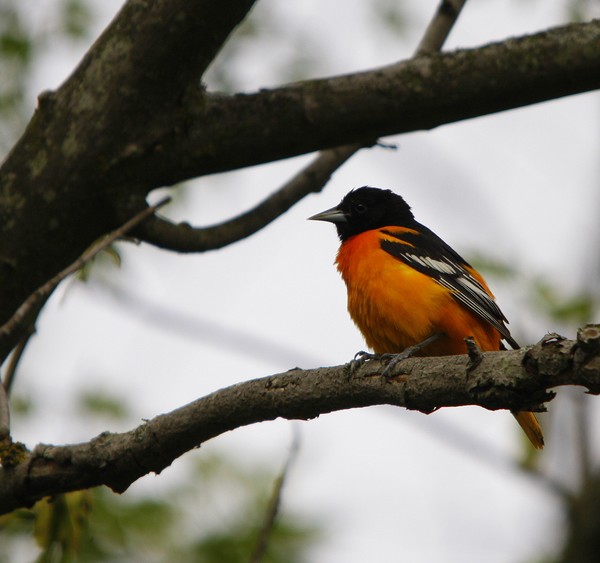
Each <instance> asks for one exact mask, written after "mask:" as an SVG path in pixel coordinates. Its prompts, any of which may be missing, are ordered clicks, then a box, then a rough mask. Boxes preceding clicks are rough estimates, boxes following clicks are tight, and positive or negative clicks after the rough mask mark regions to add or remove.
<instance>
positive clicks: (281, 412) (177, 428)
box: [0, 325, 600, 513]
mask: <svg viewBox="0 0 600 563" xmlns="http://www.w3.org/2000/svg"><path fill="white" fill-rule="evenodd" d="M382 369H383V366H382V364H381V363H380V362H376V361H372V362H367V363H366V364H365V365H364V366H362V367H361V368H360V369H359V370H357V371H356V372H355V373H351V371H350V364H346V365H343V366H337V367H329V368H319V369H314V370H300V369H294V370H291V371H288V372H286V373H282V374H278V375H273V376H270V377H265V378H262V379H255V380H252V381H247V382H244V383H239V384H237V385H234V386H232V387H227V388H225V389H221V390H220V391H216V392H214V393H212V394H210V395H208V396H206V397H203V398H201V399H198V400H196V401H194V402H193V403H190V404H188V405H186V406H184V407H181V408H179V409H177V410H175V411H172V412H170V413H168V414H164V415H160V416H157V417H156V418H153V419H152V420H149V421H148V422H147V423H145V424H143V425H141V426H139V427H138V428H136V429H134V430H132V431H130V432H125V433H122V434H111V433H108V432H105V433H103V434H101V435H100V436H98V437H96V438H94V439H93V440H91V441H90V442H88V443H83V444H75V445H68V446H49V445H43V444H41V445H38V446H37V447H36V448H35V449H34V450H33V452H31V453H30V454H28V455H27V459H26V460H25V461H23V462H21V463H19V464H18V465H16V466H15V467H8V468H2V470H0V513H7V512H10V511H11V510H14V509H16V508H18V507H25V506H30V505H31V504H33V503H34V502H35V501H37V500H39V499H40V498H42V497H44V496H47V495H51V494H56V493H60V492H66V491H73V490H77V489H82V488H87V487H93V486H97V485H102V484H104V485H107V486H109V487H110V488H112V489H113V490H114V491H116V492H123V491H125V490H126V489H127V488H128V487H129V485H130V484H131V483H133V482H134V481H135V480H136V479H139V478H140V477H141V476H143V475H145V474H147V473H150V472H155V473H160V472H161V471H162V470H163V469H164V468H165V467H167V466H169V465H170V464H171V463H172V462H173V460H175V459H176V458H177V457H179V456H180V455H182V454H183V453H185V452H186V451H189V450H191V449H193V448H196V447H198V446H200V445H201V444H202V443H203V442H205V441H206V440H209V439H211V438H214V437H216V436H219V435H221V434H223V433H225V432H228V431H231V430H234V429H236V428H239V427H241V426H246V425H248V424H254V423H257V422H263V421H267V420H274V419H276V418H279V417H282V418H287V419H301V420H308V419H311V418H315V417H317V416H319V415H320V414H323V413H329V412H333V411H336V410H342V409H349V408H357V407H366V406H370V405H383V404H387V405H396V406H400V407H405V408H408V409H413V410H419V411H421V412H425V413H429V412H432V411H434V410H436V409H438V408H441V407H449V406H461V405H480V406H482V407H485V408H487V409H492V410H495V409H509V410H513V411H515V410H517V411H518V410H540V409H541V408H543V407H542V404H543V403H544V402H546V401H549V400H551V399H552V398H553V397H554V393H552V392H549V391H548V389H551V388H553V387H556V386H559V385H581V386H585V387H587V388H588V389H589V391H590V392H592V393H595V394H599V393H600V325H591V326H588V327H586V328H584V329H581V330H580V331H579V333H578V337H577V341H571V340H564V339H562V338H561V337H559V336H557V335H550V336H548V337H546V338H544V339H543V340H542V341H541V342H540V343H538V344H537V345H535V346H533V347H530V348H528V349H521V350H512V351H506V352H485V353H483V357H482V360H481V362H480V363H479V364H478V365H477V366H476V367H475V368H472V367H471V366H470V364H469V358H468V356H466V355H465V356H448V357H443V358H411V359H408V360H405V361H403V362H400V363H398V364H397V365H396V366H395V367H394V368H393V369H392V374H391V377H389V378H383V377H381V376H379V375H378V374H380V373H381V371H382Z"/></svg>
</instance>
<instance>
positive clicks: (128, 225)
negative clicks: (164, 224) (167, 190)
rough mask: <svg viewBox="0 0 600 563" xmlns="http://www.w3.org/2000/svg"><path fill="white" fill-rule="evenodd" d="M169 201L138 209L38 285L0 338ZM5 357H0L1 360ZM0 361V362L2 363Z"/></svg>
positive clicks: (20, 323)
mask: <svg viewBox="0 0 600 563" xmlns="http://www.w3.org/2000/svg"><path fill="white" fill-rule="evenodd" d="M169 201H171V198H170V197H165V198H164V199H162V200H161V201H159V202H158V203H157V204H156V205H153V206H150V207H147V208H146V209H144V210H142V211H140V212H139V213H138V214H137V215H135V216H134V217H132V218H131V219H129V220H128V221H127V222H125V223H124V224H123V225H122V226H121V227H119V228H118V229H115V230H114V231H112V232H110V233H109V234H107V235H106V236H105V237H104V238H102V239H100V240H98V241H96V242H95V243H94V244H93V245H92V246H91V247H90V248H88V250H86V251H85V252H84V253H83V254H82V255H81V256H80V257H79V258H78V259H77V260H75V262H73V263H72V264H71V265H70V266H67V267H66V268H65V269H64V270H62V271H60V272H59V273H58V274H56V275H55V276H54V277H52V278H50V279H49V280H48V281H47V282H46V283H45V284H43V285H41V286H40V287H38V288H37V289H36V290H35V291H34V292H33V293H32V294H31V295H30V296H29V297H28V298H27V299H26V300H25V301H24V302H23V303H22V304H21V306H20V307H19V308H18V309H17V310H16V311H15V313H14V314H13V316H12V317H11V318H10V319H9V320H8V321H6V323H4V324H3V325H2V326H1V327H0V340H1V339H8V338H10V337H11V336H12V335H13V334H14V333H15V332H16V331H17V330H19V329H21V330H23V328H24V325H25V324H26V323H27V320H28V318H29V317H30V315H31V313H32V312H33V311H34V310H35V308H36V307H38V306H39V305H40V304H41V303H43V302H44V300H45V299H47V298H48V297H49V296H50V295H51V293H52V292H53V291H54V289H55V288H56V286H57V285H58V284H59V283H60V282H61V281H62V280H64V279H65V278H66V277H67V276H69V275H70V274H72V273H74V272H76V271H77V270H79V268H81V267H82V266H83V265H84V264H85V263H86V262H88V261H89V260H91V259H92V258H94V256H96V255H97V254H98V253H99V252H101V251H102V250H104V249H105V248H106V247H107V246H109V245H110V244H112V243H113V242H114V241H115V240H117V239H118V238H121V237H122V236H123V235H125V233H127V232H128V231H130V230H131V229H132V228H133V227H135V226H136V225H138V224H140V223H141V222H142V221H143V220H144V219H146V218H148V217H149V216H150V215H152V214H153V213H154V212H155V211H156V210H157V209H159V208H160V207H162V206H163V205H165V204H166V203H168V202H169ZM5 359H6V357H4V358H1V360H2V362H3V361H4V360H5ZM2 362H0V363H2Z"/></svg>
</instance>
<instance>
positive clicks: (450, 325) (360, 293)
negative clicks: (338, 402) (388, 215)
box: [337, 230, 500, 356]
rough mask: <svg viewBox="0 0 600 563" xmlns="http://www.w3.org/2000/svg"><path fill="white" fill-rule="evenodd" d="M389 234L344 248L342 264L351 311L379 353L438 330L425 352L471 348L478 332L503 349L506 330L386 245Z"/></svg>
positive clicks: (489, 346) (483, 341)
mask: <svg viewBox="0 0 600 563" xmlns="http://www.w3.org/2000/svg"><path fill="white" fill-rule="evenodd" d="M382 237H385V235H383V234H382V233H381V232H380V231H377V230H376V231H367V232H364V233H361V234H359V235H356V236H355V237H352V238H351V239H348V240H347V241H346V242H345V243H344V244H343V245H342V246H341V248H340V250H339V252H338V256H337V266H338V269H339V271H340V273H341V274H342V277H343V279H344V281H345V282H346V286H347V288H348V311H349V313H350V316H351V317H352V319H353V320H354V322H355V323H356V325H357V326H358V328H359V329H360V331H361V332H362V334H363V336H364V337H365V340H366V342H367V345H368V346H369V347H370V348H372V349H373V350H374V351H375V352H376V353H379V354H381V353H398V352H401V351H402V350H404V349H405V348H407V347H408V346H412V345H414V344H417V343H419V342H422V341H423V340H425V338H427V337H428V336H431V335H433V334H436V333H441V334H443V337H442V338H441V339H440V340H438V341H436V342H434V343H433V344H431V345H429V346H428V347H427V348H425V349H424V350H423V351H422V352H421V355H427V356H443V355H449V354H464V353H466V345H465V342H464V339H465V338H466V337H468V336H472V337H473V338H474V339H475V341H476V343H477V344H478V346H479V347H480V348H481V349H482V350H499V349H500V335H499V333H498V331H497V330H496V329H494V328H493V327H492V326H490V325H489V324H488V323H486V322H484V321H482V320H480V319H479V318H478V317H476V316H475V315H474V314H473V313H471V312H470V311H469V310H467V309H466V308H465V307H464V306H463V305H461V304H459V303H458V302H457V301H456V300H455V299H454V298H453V297H452V294H451V293H450V292H449V290H448V289H447V288H445V287H443V286H441V285H439V284H438V283H437V282H436V281H435V280H433V279H432V278H430V277H429V276H427V275H425V274H422V273H420V272H417V271H416V270H414V269H413V268H411V267H410V266H407V265H406V264H404V263H403V262H402V261H400V260H397V259H396V258H394V257H392V256H391V255H389V254H388V253H387V252H385V251H384V250H382V249H381V247H380V241H381V239H382Z"/></svg>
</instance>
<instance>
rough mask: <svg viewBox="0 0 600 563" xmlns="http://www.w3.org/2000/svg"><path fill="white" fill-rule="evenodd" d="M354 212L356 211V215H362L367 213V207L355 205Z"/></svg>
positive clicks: (360, 204)
mask: <svg viewBox="0 0 600 563" xmlns="http://www.w3.org/2000/svg"><path fill="white" fill-rule="evenodd" d="M354 211H356V213H358V214H359V215H362V214H363V213H365V212H366V211H367V206H366V205H365V204H364V203H355V204H354Z"/></svg>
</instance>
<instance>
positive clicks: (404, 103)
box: [131, 20, 600, 185]
mask: <svg viewBox="0 0 600 563" xmlns="http://www.w3.org/2000/svg"><path fill="white" fill-rule="evenodd" d="M597 88H600V20H599V21H594V22H591V23H586V24H572V25H569V26H565V27H561V28H556V29H553V30H551V31H547V32H543V33H538V34H535V35H531V36H526V37H520V38H516V39H510V40H507V41H504V42H501V43H494V44H490V45H487V46H485V47H480V48H478V49H465V50H459V51H454V52H450V53H443V54H439V55H435V56H429V57H418V58H416V59H411V60H408V61H405V62H402V63H398V64H395V65H392V66H388V67H384V68H379V69H376V70H372V71H369V72H362V73H357V74H350V75H346V76H339V77H334V78H325V79H320V80H309V81H305V82H299V83H296V84H292V85H288V86H284V87H281V88H275V89H273V90H261V91H260V92H257V93H253V94H246V95H235V96H226V95H216V94H212V95H206V96H205V97H203V98H202V100H197V101H194V100H192V99H190V100H188V101H189V105H188V106H187V107H186V108H184V109H183V111H187V112H188V113H189V117H188V120H187V122H188V123H189V128H188V129H186V131H185V135H184V136H183V135H175V136H173V135H170V136H169V143H170V144H169V150H164V151H162V152H161V153H160V154H158V155H155V157H156V158H154V159H153V160H152V163H153V173H154V174H155V175H154V176H153V178H154V179H155V181H156V180H158V181H159V182H160V183H161V184H165V185H170V184H173V183H176V182H178V181H181V180H183V179H186V178H191V177H195V176H198V175H202V174H210V173H215V172H223V171H226V170H231V169H235V168H241V167H244V166H249V165H254V164H258V163H263V162H270V161H273V160H278V159H282V158H288V157H290V156H295V155H299V154H304V153H307V152H312V151H314V150H317V149H321V148H327V147H333V146H340V145H343V144H348V143H354V142H361V141H363V140H364V139H376V138H379V137H381V136H385V135H392V134H399V133H405V132H409V131H415V130H422V129H432V128H435V127H438V126H440V125H444V124H447V123H453V122H456V121H461V120H464V119H469V118H473V117H478V116H482V115H488V114H492V113H496V112H499V111H504V110H508V109H514V108H517V107H522V106H526V105H530V104H534V103H538V102H542V101H546V100H550V99H555V98H560V97H562V96H567V95H571V94H576V93H580V92H586V91H589V90H594V89H597ZM199 104H202V108H200V106H199ZM281 116H285V119H281ZM232 130H235V135H231V131H232ZM169 133H171V132H169ZM166 134H167V133H166V132H165V135H166ZM165 140H166V139H165ZM155 142H156V143H159V144H161V145H164V146H167V145H166V143H165V142H163V141H161V139H160V138H159V139H156V140H155ZM215 147H219V150H215ZM131 166H132V167H133V168H132V169H133V170H135V171H136V173H137V174H140V175H141V177H148V170H147V167H148V166H149V160H148V159H147V158H144V157H143V156H142V157H141V158H140V159H139V161H138V162H137V163H133V162H132V163H131Z"/></svg>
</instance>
